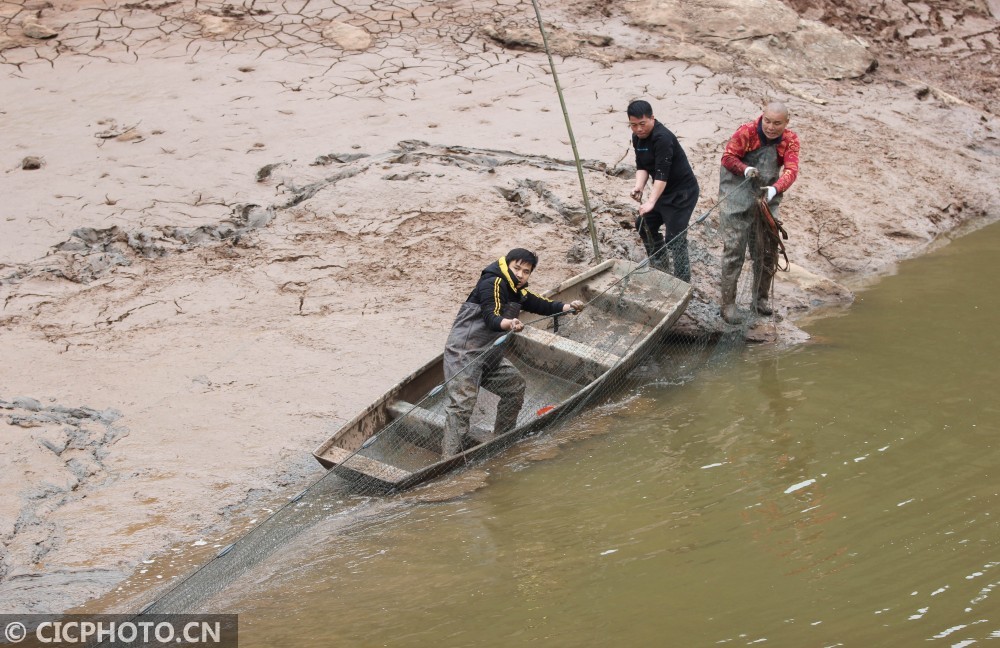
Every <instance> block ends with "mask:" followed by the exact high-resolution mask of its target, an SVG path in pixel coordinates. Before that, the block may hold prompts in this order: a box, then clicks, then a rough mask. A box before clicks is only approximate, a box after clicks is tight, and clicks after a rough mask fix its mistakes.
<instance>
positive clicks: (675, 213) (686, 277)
mask: <svg viewBox="0 0 1000 648" xmlns="http://www.w3.org/2000/svg"><path fill="white" fill-rule="evenodd" d="M625 112H626V114H627V115H628V123H629V127H630V128H631V129H632V148H634V149H635V169H636V171H635V188H634V189H633V190H632V194H631V196H632V199H633V200H635V201H636V202H638V203H640V205H639V218H638V219H636V221H635V227H636V229H637V230H639V236H640V237H641V238H642V244H643V246H645V248H646V253H647V254H648V255H649V261H650V263H651V264H652V265H653V266H655V267H658V268H660V269H661V270H664V271H667V259H666V256H667V255H666V252H667V251H669V252H670V256H671V258H672V260H673V266H674V272H673V274H674V276H675V277H677V278H678V279H681V280H683V281H687V282H689V283H690V281H691V261H690V260H689V258H688V244H687V226H688V223H689V222H690V221H691V214H692V213H694V208H695V206H696V205H697V204H698V193H699V188H698V180H697V178H695V177H694V171H692V170H691V164H690V163H688V159H687V155H685V153H684V149H683V148H681V144H680V142H678V141H677V136H676V135H674V134H673V133H671V132H670V131H669V130H667V127H666V126H664V125H663V124H661V123H660V122H658V121H657V120H656V118H655V117H653V107H652V106H650V105H649V102H647V101H642V100H638V101H633V102H632V103H630V104H629V105H628V108H627V109H626V111H625ZM650 179H652V181H653V186H652V188H651V190H650V193H649V198H648V199H647V200H646V201H645V202H643V200H642V193H643V190H644V189H645V188H646V183H647V182H648V181H649V180H650ZM664 225H666V230H667V238H666V250H664V249H663V247H664V240H663V235H662V234H661V233H660V228H661V227H663V226H664Z"/></svg>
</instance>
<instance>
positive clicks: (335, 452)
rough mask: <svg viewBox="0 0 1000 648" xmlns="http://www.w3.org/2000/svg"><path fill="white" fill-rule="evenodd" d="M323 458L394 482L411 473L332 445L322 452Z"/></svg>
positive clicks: (385, 480) (382, 479) (376, 477)
mask: <svg viewBox="0 0 1000 648" xmlns="http://www.w3.org/2000/svg"><path fill="white" fill-rule="evenodd" d="M323 458H325V459H328V460H329V461H332V462H333V463H335V464H337V465H338V466H339V465H341V464H343V463H344V462H347V464H346V467H347V468H350V469H351V470H354V471H355V472H359V473H364V474H365V475H368V476H370V477H374V478H375V479H378V480H380V481H384V482H388V483H391V484H395V483H396V482H399V481H402V480H404V479H406V478H407V477H409V476H410V475H411V474H412V473H410V471H408V470H403V469H402V468H399V467H397V466H390V465H389V464H387V463H382V462H381V461H378V460H376V459H372V458H371V457H366V456H364V455H361V454H353V455H352V454H351V451H350V450H347V449H346V448H341V447H340V446H336V445H332V446H330V447H329V448H327V450H326V452H324V453H323Z"/></svg>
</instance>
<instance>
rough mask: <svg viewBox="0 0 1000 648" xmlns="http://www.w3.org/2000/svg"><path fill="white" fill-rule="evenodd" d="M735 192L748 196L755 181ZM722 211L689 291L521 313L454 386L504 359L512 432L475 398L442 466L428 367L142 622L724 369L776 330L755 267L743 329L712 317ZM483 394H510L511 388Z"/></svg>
mask: <svg viewBox="0 0 1000 648" xmlns="http://www.w3.org/2000/svg"><path fill="white" fill-rule="evenodd" d="M741 186H745V188H746V189H747V191H749V192H753V194H754V195H756V192H757V188H755V187H753V186H752V183H751V182H750V181H748V182H747V183H744V185H741ZM727 199H729V198H728V196H724V197H723V198H722V201H721V202H718V201H716V200H706V201H705V202H707V203H709V204H707V205H705V206H704V207H703V209H702V210H701V212H700V215H698V216H697V217H696V218H695V219H693V220H692V222H691V225H690V228H689V230H688V231H687V232H686V233H685V234H686V235H687V240H688V245H689V252H690V259H691V267H692V274H693V277H694V279H693V282H692V284H688V283H686V282H683V281H681V280H679V279H677V278H675V277H673V276H672V275H671V274H670V271H671V270H672V269H673V268H672V267H671V264H672V257H671V256H670V255H669V254H667V255H665V257H666V258H664V259H659V258H657V257H658V254H654V255H653V258H652V259H649V258H646V259H642V260H639V261H636V260H627V259H609V260H606V261H604V262H603V263H601V264H598V265H596V266H594V267H592V268H591V269H589V270H588V271H586V272H584V273H582V274H580V275H577V276H576V277H573V278H571V279H568V280H566V281H565V282H563V284H561V285H560V286H558V287H556V288H555V289H553V290H552V291H549V293H547V295H548V296H550V297H551V298H552V299H558V300H559V301H564V302H567V303H568V302H570V301H573V300H580V301H582V302H584V303H585V305H586V306H585V308H584V309H583V310H582V312H580V313H565V314H562V315H558V316H551V317H540V316H534V315H531V314H529V313H522V314H521V321H522V322H524V323H525V328H524V330H523V331H520V332H517V333H511V334H507V335H503V336H502V337H500V338H499V339H498V340H497V342H496V344H495V345H494V346H491V347H489V348H488V349H486V350H484V351H483V352H482V353H480V354H478V355H476V356H475V357H474V358H473V360H472V361H471V362H470V363H468V365H467V367H465V368H463V371H462V372H459V373H458V374H457V375H456V376H455V377H454V378H453V380H461V379H463V378H465V377H466V376H465V372H466V371H468V372H470V373H472V374H476V375H478V374H479V373H480V372H484V371H488V370H489V369H490V368H493V367H496V366H497V363H499V362H500V361H501V360H505V361H506V362H508V363H510V365H511V366H512V368H513V370H514V373H512V374H511V376H512V381H513V382H518V381H523V387H524V389H523V403H521V404H520V406H519V407H518V408H517V411H516V414H515V415H514V423H513V428H512V429H509V430H507V431H501V432H500V433H499V434H498V431H497V430H495V429H494V422H495V420H496V413H497V408H498V405H499V401H500V398H499V397H498V396H497V394H496V393H495V392H494V391H491V390H490V389H486V388H480V389H479V391H478V397H477V399H476V402H475V407H474V410H473V412H472V414H471V418H470V426H469V430H468V433H469V439H468V440H467V443H466V445H465V447H464V449H462V450H461V451H460V452H459V453H458V454H457V455H454V456H443V455H442V440H443V435H444V433H445V428H446V426H447V411H446V407H447V404H448V400H449V388H450V385H449V383H448V382H446V381H445V380H444V373H443V369H442V362H441V358H436V359H435V360H433V361H431V362H429V363H428V364H427V365H425V366H423V367H421V368H420V369H418V370H417V371H415V372H414V373H413V374H412V375H411V376H410V377H409V378H407V379H404V380H403V381H402V382H401V383H400V384H399V386H397V387H395V388H393V389H392V390H390V391H389V392H388V393H387V394H386V395H385V396H384V397H383V398H381V399H380V400H379V401H377V402H376V403H375V404H374V405H372V406H370V407H369V408H367V409H366V410H365V411H364V412H361V413H359V414H358V416H357V417H356V418H355V419H354V420H352V421H351V422H350V423H348V424H347V425H346V426H344V428H342V430H341V431H340V432H338V433H337V434H336V435H335V436H334V438H333V439H332V440H331V441H328V442H327V443H326V444H324V445H323V446H321V447H320V448H318V449H317V451H316V453H315V454H316V456H317V458H318V459H319V460H320V461H321V462H322V463H324V465H326V466H328V467H329V468H330V470H329V471H328V472H326V473H325V474H324V475H323V477H321V478H320V479H318V480H317V481H316V482H314V483H313V484H312V485H311V486H309V487H308V488H307V489H306V490H304V491H303V492H302V493H300V494H299V495H297V496H296V497H294V498H293V499H292V500H290V501H289V502H288V503H287V504H285V505H284V506H282V507H281V508H279V509H278V510H277V511H276V512H275V513H274V514H272V515H271V516H270V517H269V518H267V519H266V520H265V521H264V522H262V523H261V524H259V525H258V526H256V527H255V528H254V529H252V530H251V531H250V532H249V533H248V534H246V535H245V536H243V537H242V538H240V539H239V540H238V541H237V542H235V543H234V544H233V545H230V546H228V547H226V548H225V549H223V550H222V551H221V552H220V553H219V555H218V556H217V557H216V558H214V559H212V560H210V561H209V562H208V563H206V564H205V565H203V566H202V567H200V568H199V569H198V570H197V571H196V572H195V573H193V574H191V575H189V576H188V577H187V578H186V579H184V580H183V581H182V582H180V583H179V584H178V585H176V586H175V587H173V589H171V590H169V591H167V592H165V593H162V594H161V595H160V596H159V598H157V600H156V601H155V602H153V603H152V604H150V605H148V606H147V607H146V608H145V609H144V610H142V612H141V613H142V614H147V613H148V614H152V613H178V612H185V611H192V610H198V609H199V606H201V605H203V603H204V601H205V600H206V599H208V598H209V597H211V596H213V595H215V594H218V593H219V592H222V591H224V590H225V589H226V588H227V586H228V585H229V584H230V583H232V582H234V581H235V580H237V579H238V578H240V577H241V576H242V575H244V574H246V573H247V572H248V571H249V570H251V569H252V568H253V567H254V566H256V565H258V564H260V563H261V562H262V561H263V560H264V559H265V558H267V557H268V556H269V555H271V554H272V553H274V552H275V551H276V550H278V549H279V548H281V547H282V546H285V545H286V544H287V543H288V542H289V541H290V540H291V539H292V538H293V537H295V536H296V535H298V534H300V533H301V532H302V531H303V530H305V529H308V528H310V527H313V526H315V525H316V524H317V523H318V522H322V523H323V524H324V525H327V526H329V527H330V528H329V532H330V533H339V532H345V531H347V530H349V529H350V528H354V527H356V526H357V525H359V524H364V522H365V520H370V519H375V518H378V517H380V516H384V515H385V514H386V512H387V511H388V510H391V509H392V507H394V506H398V505H401V504H400V498H397V497H393V496H392V495H393V494H394V493H399V492H407V491H408V490H409V489H411V488H413V487H414V486H416V485H418V484H420V483H421V482H424V481H428V480H433V479H435V478H441V479H459V478H460V475H461V471H463V470H465V469H467V468H469V467H470V466H477V465H481V464H483V463H484V462H488V461H490V460H491V458H495V457H496V456H497V455H502V454H503V451H504V450H505V448H507V447H509V446H510V445H512V444H514V443H517V442H519V441H520V440H522V439H525V438H526V437H531V436H535V435H540V434H554V433H559V432H560V431H565V430H567V429H571V428H572V426H573V425H574V422H575V421H577V422H578V421H579V420H580V418H579V417H580V415H581V413H583V411H584V410H587V409H588V408H594V407H595V406H599V405H608V404H612V405H613V404H614V403H615V402H619V401H624V400H626V399H629V398H631V397H633V396H634V395H635V394H636V393H638V392H640V391H641V390H642V389H643V388H645V387H646V386H648V385H651V384H680V383H684V382H687V381H690V380H692V379H694V378H695V377H696V376H697V374H698V372H699V370H701V369H703V368H705V367H708V366H711V365H712V364H713V363H718V362H725V361H727V360H728V359H729V358H730V356H731V355H732V354H735V353H738V352H739V351H740V349H742V348H743V347H744V346H745V341H746V339H747V335H748V333H749V332H750V330H751V329H753V328H755V327H757V328H759V327H761V326H769V325H771V324H772V319H771V318H769V317H765V316H762V315H760V314H755V313H754V311H753V307H754V300H755V298H756V296H757V293H758V287H757V286H754V285H753V284H754V279H753V278H754V272H753V260H752V259H751V258H750V256H751V255H747V259H746V261H745V263H744V265H743V267H742V269H741V272H740V275H739V283H738V290H737V294H736V300H735V301H736V307H737V310H738V312H739V314H740V316H741V320H740V321H739V323H736V324H730V323H727V322H725V321H723V320H722V319H721V318H720V315H719V304H718V298H717V297H716V295H717V294H718V285H719V282H720V267H721V256H722V253H723V248H724V242H725V240H726V237H727V236H728V237H732V236H733V234H732V230H733V228H732V227H731V226H730V224H729V223H727V222H726V220H727V219H726V218H724V217H720V214H727V213H731V212H733V211H734V210H733V209H727V205H726V204H725V201H726V200H727ZM742 199H743V200H744V201H745V196H744V197H743V198H742ZM728 207H731V205H729V206H728ZM748 214H750V215H751V216H752V217H753V219H754V220H752V221H751V223H752V227H751V228H749V229H745V230H744V232H743V234H742V236H743V238H744V239H745V240H743V241H742V243H743V244H745V245H747V246H748V247H750V246H752V245H754V244H755V243H754V241H755V240H756V239H758V237H759V238H760V240H764V237H765V236H768V235H769V233H768V232H767V231H764V230H762V229H761V228H762V227H763V224H759V223H757V221H758V220H761V219H760V217H759V215H758V214H757V211H756V209H755V208H753V205H752V204H751V206H750V207H749V208H748ZM670 243H671V241H666V242H665V244H664V248H666V247H667V246H668V245H669V244H670ZM658 252H663V250H661V251H658ZM490 387H492V389H494V390H495V391H496V392H504V391H510V390H507V389H505V387H509V385H506V386H505V385H503V384H500V385H497V384H495V383H494V384H491V385H490ZM515 387H516V385H515ZM513 391H517V389H514V390H513ZM387 495H388V496H387Z"/></svg>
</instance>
